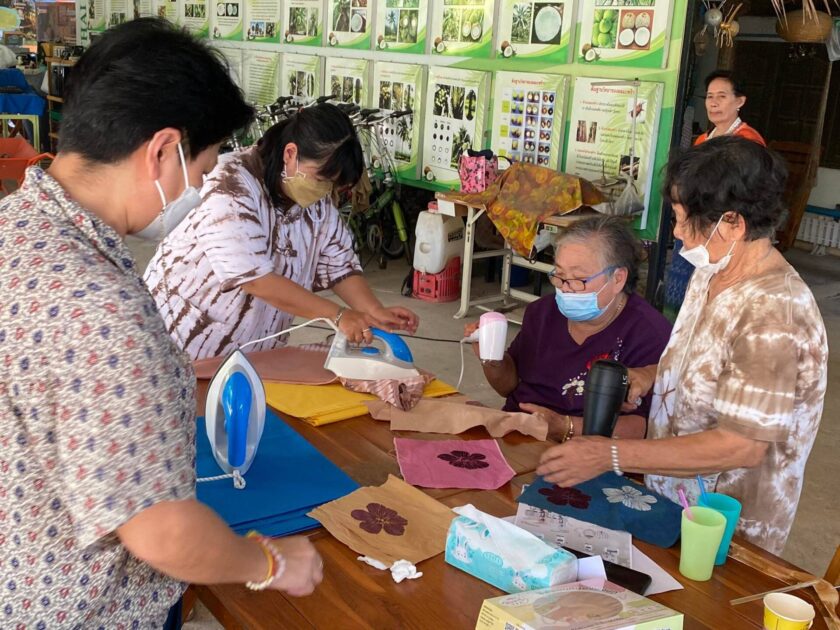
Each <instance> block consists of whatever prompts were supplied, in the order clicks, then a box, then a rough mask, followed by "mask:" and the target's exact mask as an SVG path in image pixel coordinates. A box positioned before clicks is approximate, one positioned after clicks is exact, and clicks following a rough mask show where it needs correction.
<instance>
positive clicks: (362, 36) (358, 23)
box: [327, 0, 373, 50]
mask: <svg viewBox="0 0 840 630" xmlns="http://www.w3.org/2000/svg"><path fill="white" fill-rule="evenodd" d="M370 2H372V0H327V4H328V7H329V9H328V11H327V45H328V46H330V47H335V48H354V49H357V50H369V49H370V36H371V31H372V28H373V25H372V22H371V15H372V13H371V7H370V6H368V5H369V3H370Z"/></svg>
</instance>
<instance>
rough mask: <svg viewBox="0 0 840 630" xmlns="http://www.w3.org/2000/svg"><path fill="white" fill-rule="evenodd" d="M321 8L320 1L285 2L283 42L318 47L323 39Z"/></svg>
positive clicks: (293, 0)
mask: <svg viewBox="0 0 840 630" xmlns="http://www.w3.org/2000/svg"><path fill="white" fill-rule="evenodd" d="M323 8H324V4H323V2H321V0H286V2H285V3H284V5H283V37H284V41H285V42H286V43H287V44H298V45H300V46H320V45H321V43H322V40H323V38H324V37H323V35H324V16H323V13H322V11H323Z"/></svg>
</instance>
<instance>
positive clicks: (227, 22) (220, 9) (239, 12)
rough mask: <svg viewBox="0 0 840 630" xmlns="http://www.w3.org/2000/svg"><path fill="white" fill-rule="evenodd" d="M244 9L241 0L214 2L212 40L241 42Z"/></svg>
mask: <svg viewBox="0 0 840 630" xmlns="http://www.w3.org/2000/svg"><path fill="white" fill-rule="evenodd" d="M211 6H212V4H211ZM244 8H245V7H244V3H243V1H242V0H219V1H218V2H215V10H214V11H213V39H221V40H223V41H237V42H239V41H242V30H243V29H242V27H243V24H244Z"/></svg>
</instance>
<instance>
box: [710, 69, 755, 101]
mask: <svg viewBox="0 0 840 630" xmlns="http://www.w3.org/2000/svg"><path fill="white" fill-rule="evenodd" d="M715 79H723V80H724V81H728V82H729V85H731V86H732V93H733V94H734V95H735V96H738V97H741V96H746V94H745V93H744V86H743V85H742V84H741V81H740V80H739V79H738V77H737V76H735V73H734V72H731V71H730V70H715V71H714V72H712V73H711V74H709V76H707V77H706V91H708V90H709V86H710V85H711V84H712V81H714V80H715Z"/></svg>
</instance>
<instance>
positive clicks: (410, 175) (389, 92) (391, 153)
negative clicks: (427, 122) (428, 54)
mask: <svg viewBox="0 0 840 630" xmlns="http://www.w3.org/2000/svg"><path fill="white" fill-rule="evenodd" d="M423 76H424V72H423V66H419V65H408V64H401V63H384V62H378V63H375V64H374V66H373V90H374V91H373V94H374V102H373V106H374V107H378V108H379V109H380V110H382V111H383V112H386V113H390V112H395V111H405V110H411V111H412V112H413V113H412V114H411V115H409V116H403V117H401V118H397V119H396V120H389V121H387V122H385V123H382V124H381V125H380V126H379V130H380V133H381V142H382V144H383V145H384V150H386V151H387V152H388V155H387V157H386V158H385V159H389V160H391V166H392V167H393V169H394V171H395V172H396V173H397V175H398V176H399V177H400V178H402V179H408V180H412V179H416V177H417V162H418V158H419V155H420V128H421V123H422V120H423V118H422V103H423ZM370 152H371V157H372V159H373V161H374V164H377V163H379V164H381V163H382V156H381V151H380V150H378V147H377V145H376V144H372V145H371V148H370Z"/></svg>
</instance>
